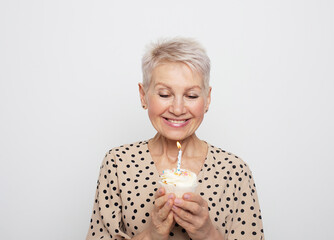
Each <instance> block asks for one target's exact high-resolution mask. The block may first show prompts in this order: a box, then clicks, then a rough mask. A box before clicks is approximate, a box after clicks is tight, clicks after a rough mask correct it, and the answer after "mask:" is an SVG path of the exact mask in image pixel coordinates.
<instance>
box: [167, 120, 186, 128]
mask: <svg viewBox="0 0 334 240" xmlns="http://www.w3.org/2000/svg"><path fill="white" fill-rule="evenodd" d="M163 120H164V122H165V123H166V124H167V125H168V126H171V127H177V128H178V127H184V126H186V125H187V124H188V123H189V120H190V119H171V118H163Z"/></svg>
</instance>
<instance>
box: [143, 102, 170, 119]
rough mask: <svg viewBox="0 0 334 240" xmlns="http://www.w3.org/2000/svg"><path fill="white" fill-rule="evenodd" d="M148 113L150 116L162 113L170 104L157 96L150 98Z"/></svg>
mask: <svg viewBox="0 0 334 240" xmlns="http://www.w3.org/2000/svg"><path fill="white" fill-rule="evenodd" d="M148 106H149V108H148V114H149V115H150V116H155V115H160V114H162V113H164V112H165V111H166V109H167V108H168V104H167V103H165V102H163V101H159V100H157V99H155V98H151V99H149V105H148Z"/></svg>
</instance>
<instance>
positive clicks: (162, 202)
mask: <svg viewBox="0 0 334 240" xmlns="http://www.w3.org/2000/svg"><path fill="white" fill-rule="evenodd" d="M174 198H175V195H174V193H170V194H168V195H163V196H161V197H159V198H157V199H155V203H154V206H155V207H156V208H157V209H160V208H162V207H163V206H164V205H165V204H166V202H167V200H168V199H173V201H174Z"/></svg>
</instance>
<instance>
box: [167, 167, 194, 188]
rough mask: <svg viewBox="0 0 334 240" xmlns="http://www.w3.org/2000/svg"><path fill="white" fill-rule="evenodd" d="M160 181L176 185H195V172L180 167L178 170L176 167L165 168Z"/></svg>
mask: <svg viewBox="0 0 334 240" xmlns="http://www.w3.org/2000/svg"><path fill="white" fill-rule="evenodd" d="M161 181H162V182H163V183H165V184H171V185H174V186H177V187H190V186H196V185H197V176H196V174H195V173H193V172H191V171H189V170H185V169H180V171H179V172H178V171H177V170H176V169H173V170H170V169H167V170H164V171H163V173H162V175H161Z"/></svg>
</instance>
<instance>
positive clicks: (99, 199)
mask: <svg viewBox="0 0 334 240" xmlns="http://www.w3.org/2000/svg"><path fill="white" fill-rule="evenodd" d="M147 143H148V142H147V141H142V142H137V143H134V144H129V145H123V146H120V147H117V148H113V149H112V150H110V151H109V152H108V153H107V154H106V156H105V158H104V160H103V163H102V166H101V168H100V176H99V180H98V183H97V189H96V197H95V202H94V208H93V214H92V218H91V221H90V226H89V231H88V234H87V240H96V239H131V238H133V237H134V236H135V235H136V234H138V233H140V232H142V231H143V230H144V229H146V228H147V226H148V224H150V221H151V211H152V209H153V204H154V195H155V192H156V191H157V189H158V188H159V183H158V182H159V180H160V179H159V173H158V171H157V169H156V167H155V165H154V162H153V160H152V158H151V155H150V152H149V150H148V145H147ZM208 146H209V150H208V154H207V157H206V159H205V161H204V164H203V167H202V169H201V171H200V173H199V174H198V187H197V189H196V193H197V194H199V195H200V196H202V198H204V199H205V200H206V201H207V202H208V206H209V213H210V218H211V221H212V223H213V224H214V225H215V226H216V228H217V229H218V230H219V231H220V232H221V234H222V235H223V237H224V239H225V240H232V239H233V240H234V239H238V240H242V239H245V240H246V239H247V240H252V239H253V240H260V239H264V235H263V229H262V218H261V211H260V208H259V201H258V198H257V193H256V189H255V184H254V181H253V177H252V174H251V171H250V170H249V168H248V166H247V165H246V163H245V162H243V161H242V160H241V159H240V158H238V157H237V156H235V155H233V154H231V153H228V152H226V151H224V150H222V149H220V148H216V147H214V146H211V145H208ZM169 239H177V240H182V239H190V238H189V236H188V234H187V232H186V231H185V230H184V229H183V228H182V227H181V226H178V225H177V224H176V225H175V227H174V228H173V229H172V231H171V232H170V234H169Z"/></svg>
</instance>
